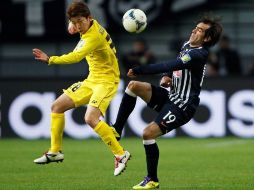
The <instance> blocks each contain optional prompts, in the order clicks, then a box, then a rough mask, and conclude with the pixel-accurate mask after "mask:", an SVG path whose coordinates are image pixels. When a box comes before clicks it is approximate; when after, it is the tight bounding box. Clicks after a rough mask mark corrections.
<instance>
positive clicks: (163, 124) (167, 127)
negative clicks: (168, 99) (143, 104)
mask: <svg viewBox="0 0 254 190" xmlns="http://www.w3.org/2000/svg"><path fill="white" fill-rule="evenodd" d="M193 114H194V113H188V112H187V111H183V110H181V109H180V108H178V107H176V106H175V105H173V103H166V104H165V105H164V106H163V108H162V109H161V111H160V112H159V114H158V116H157V117H156V119H155V122H156V123H157V124H158V126H159V127H160V129H161V132H162V133H163V134H166V133H168V132H170V131H172V130H173V129H176V128H178V127H181V126H182V125H184V124H186V123H187V122H188V121H190V120H191V118H192V117H193Z"/></svg>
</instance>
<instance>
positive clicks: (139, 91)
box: [128, 81, 152, 102]
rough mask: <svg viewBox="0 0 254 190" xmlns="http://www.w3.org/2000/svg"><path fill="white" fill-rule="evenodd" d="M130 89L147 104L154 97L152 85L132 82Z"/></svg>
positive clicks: (129, 85)
mask: <svg viewBox="0 0 254 190" xmlns="http://www.w3.org/2000/svg"><path fill="white" fill-rule="evenodd" d="M128 89H129V90H131V91H132V92H133V93H134V94H136V95H137V96H139V97H140V98H142V99H143V100H144V101H145V102H149V101H150V99H151V96H152V87H151V84H150V83H147V82H140V81H130V82H129V84H128Z"/></svg>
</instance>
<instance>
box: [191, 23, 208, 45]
mask: <svg viewBox="0 0 254 190" xmlns="http://www.w3.org/2000/svg"><path fill="white" fill-rule="evenodd" d="M209 27H210V25H208V24H205V23H202V22H201V23H199V24H198V25H197V26H196V28H194V29H193V30H192V33H191V36H190V39H189V41H190V45H191V46H192V47H196V46H202V44H203V43H204V42H206V41H207V40H208V39H206V38H205V31H206V30H207V29H208V28H209Z"/></svg>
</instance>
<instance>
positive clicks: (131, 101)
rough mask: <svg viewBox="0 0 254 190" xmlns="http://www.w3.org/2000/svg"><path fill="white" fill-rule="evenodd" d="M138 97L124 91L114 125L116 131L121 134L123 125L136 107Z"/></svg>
mask: <svg viewBox="0 0 254 190" xmlns="http://www.w3.org/2000/svg"><path fill="white" fill-rule="evenodd" d="M136 100H137V97H133V96H130V95H128V94H126V93H124V95H123V98H122V102H121V104H120V108H119V110H118V113H117V118H116V122H115V124H114V125H113V126H114V127H115V129H116V131H117V132H118V133H119V134H120V135H121V134H122V131H123V127H124V125H125V123H126V121H127V119H128V117H129V115H130V114H131V112H132V111H133V109H134V108H135V105H136Z"/></svg>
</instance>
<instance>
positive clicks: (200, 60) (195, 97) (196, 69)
mask: <svg viewBox="0 0 254 190" xmlns="http://www.w3.org/2000/svg"><path fill="white" fill-rule="evenodd" d="M207 58H208V49H207V48H204V47H202V46H201V47H190V45H189V42H186V43H184V44H183V46H182V49H181V52H180V53H179V55H178V57H177V58H176V59H175V60H172V61H168V62H163V63H157V64H151V65H142V66H140V67H136V68H134V69H133V71H134V73H135V74H158V73H166V72H167V73H170V72H171V73H172V81H173V83H172V88H171V91H170V93H169V100H170V101H171V102H172V103H174V104H175V105H176V106H178V107H179V108H181V109H183V110H185V108H186V106H187V105H189V104H194V105H196V106H197V105H198V103H199V94H200V91H201V86H202V83H203V78H204V75H205V67H206V66H205V65H206V62H207Z"/></svg>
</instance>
